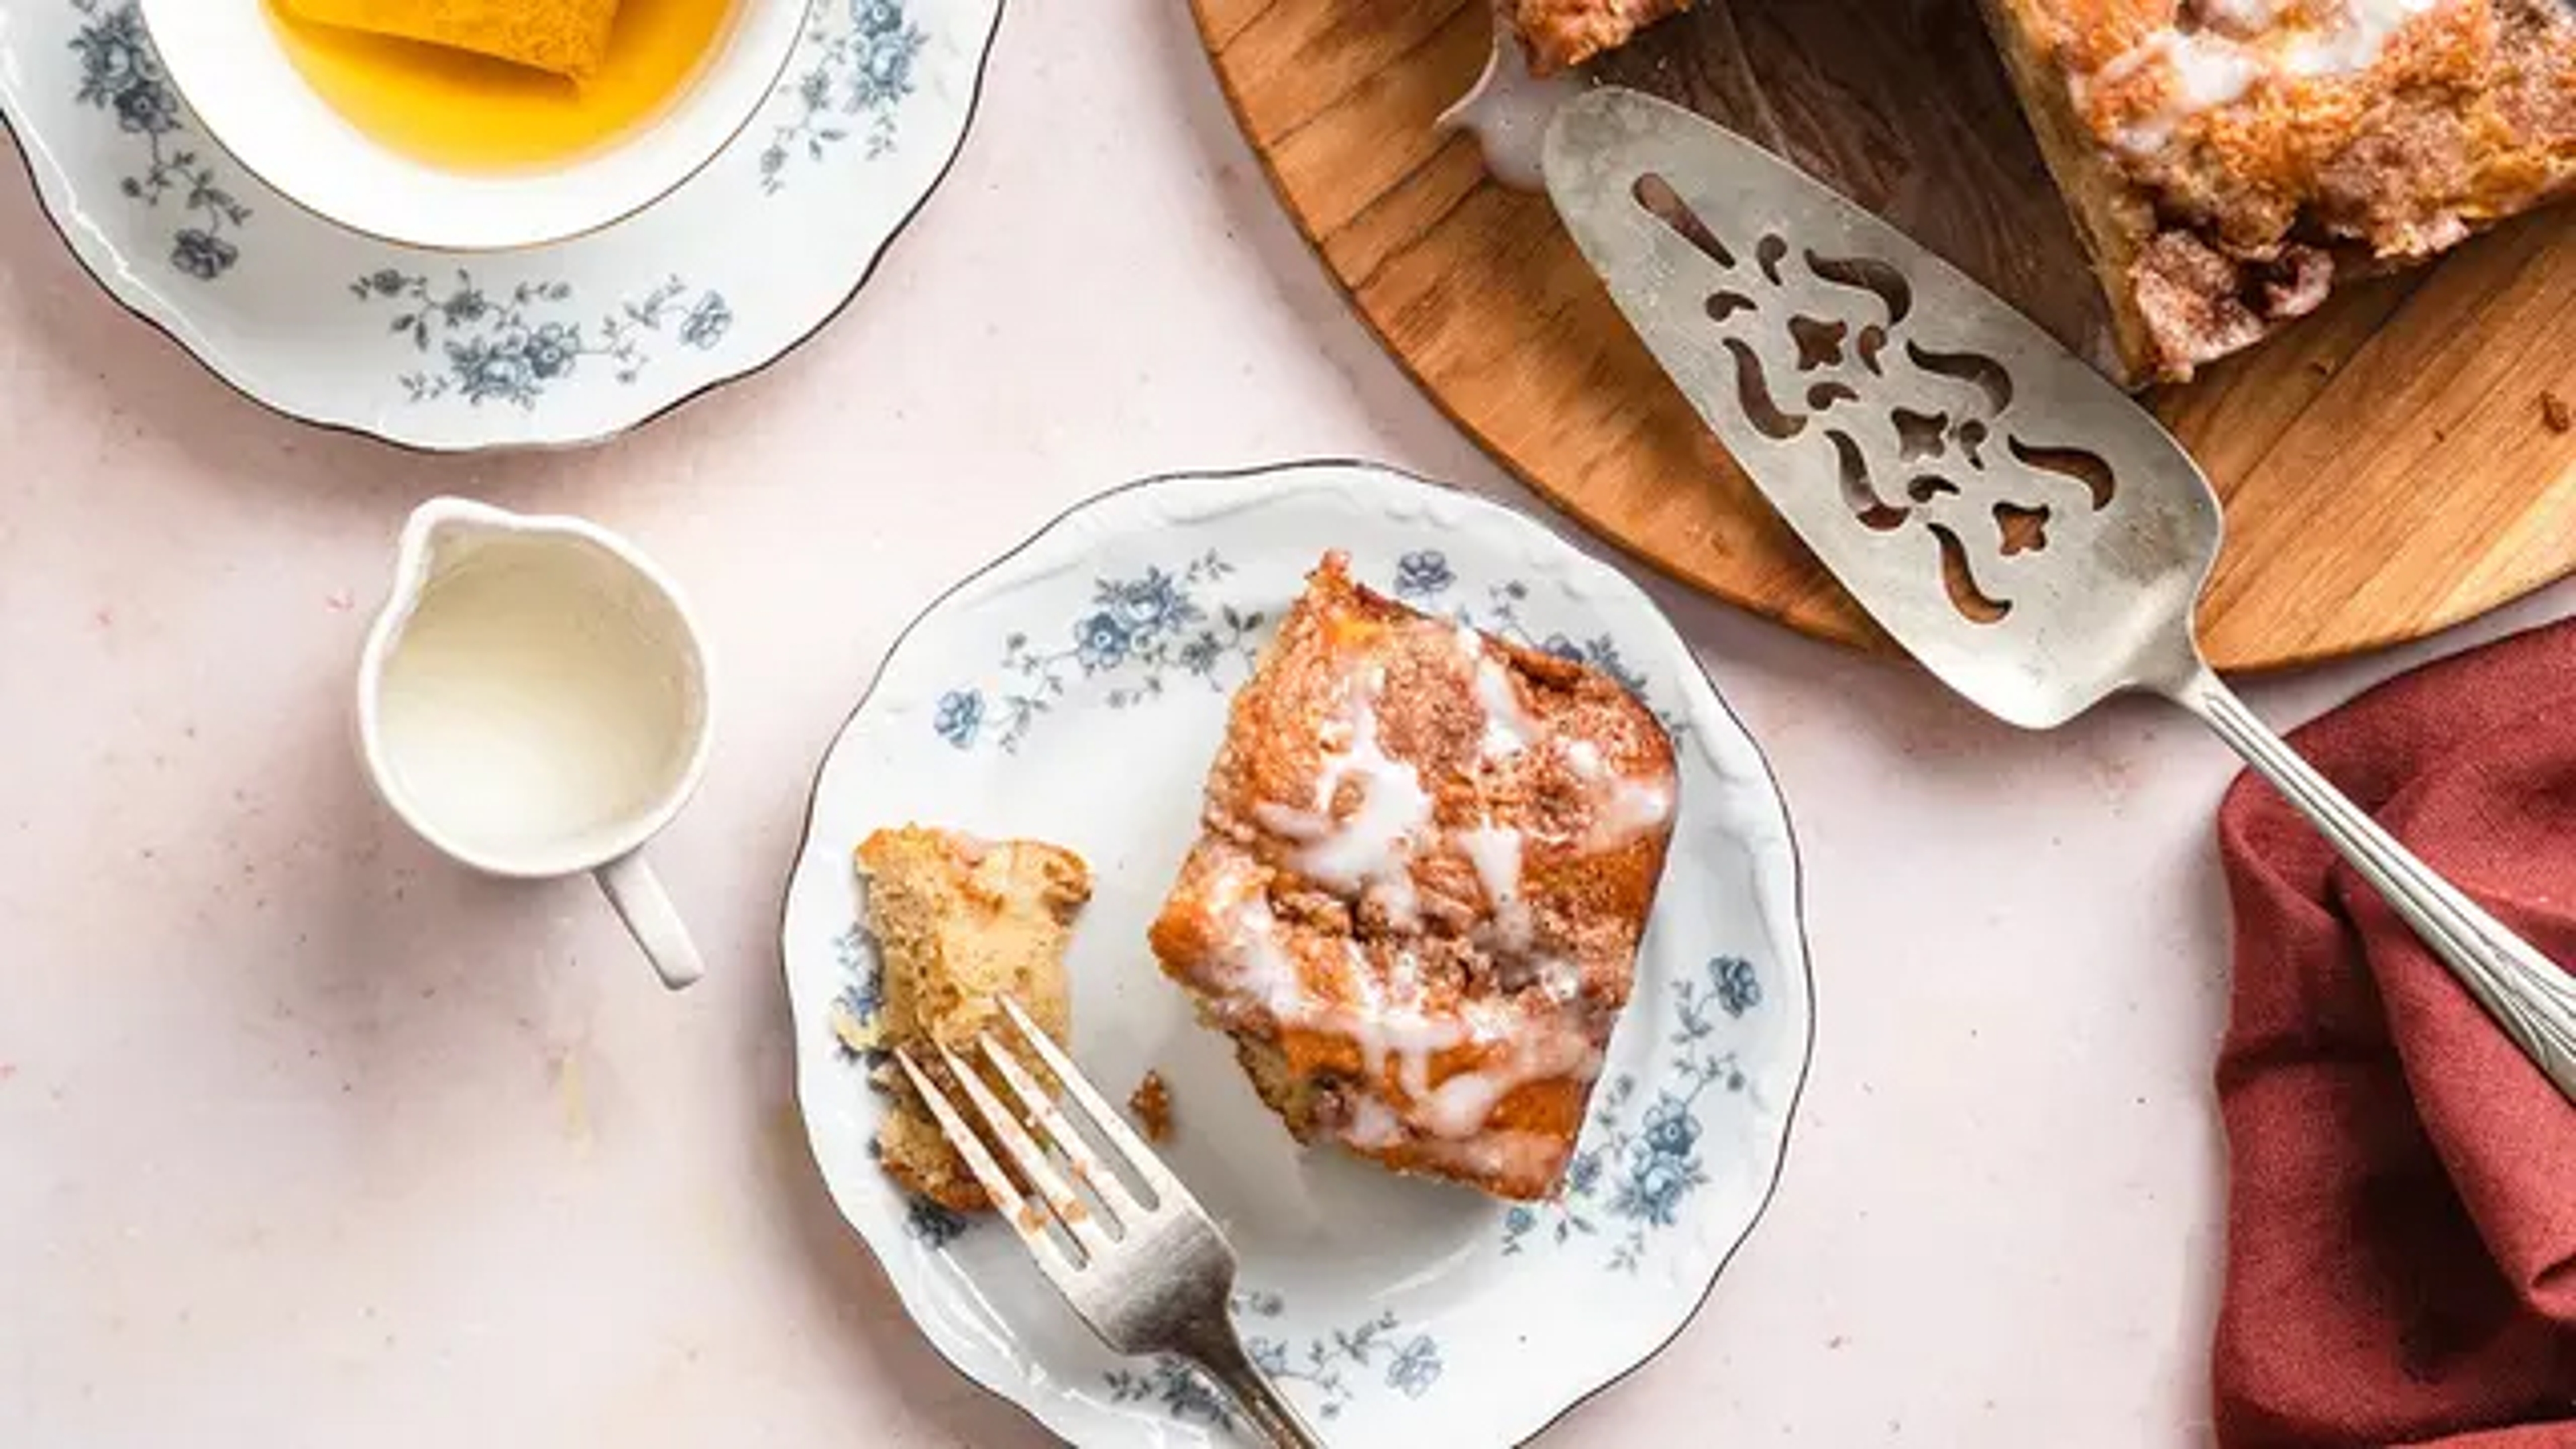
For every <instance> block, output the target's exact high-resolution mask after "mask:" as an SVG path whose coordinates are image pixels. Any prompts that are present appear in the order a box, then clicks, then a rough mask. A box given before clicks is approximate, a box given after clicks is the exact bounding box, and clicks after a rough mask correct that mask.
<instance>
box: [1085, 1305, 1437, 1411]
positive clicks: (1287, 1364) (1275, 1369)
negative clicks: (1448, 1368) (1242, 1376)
mask: <svg viewBox="0 0 2576 1449" xmlns="http://www.w3.org/2000/svg"><path fill="white" fill-rule="evenodd" d="M1287 1311H1288V1300H1287V1298H1286V1297H1285V1296H1284V1295H1281V1294H1278V1293H1238V1294H1236V1295H1235V1298H1234V1317H1235V1322H1236V1323H1237V1324H1239V1325H1246V1326H1247V1330H1246V1331H1245V1332H1244V1335H1243V1350H1244V1352H1245V1353H1247V1354H1250V1355H1251V1356H1252V1361H1253V1362H1254V1363H1256V1364H1259V1365H1260V1366H1261V1370H1262V1372H1264V1373H1266V1374H1268V1375H1270V1377H1271V1378H1272V1379H1274V1380H1276V1381H1277V1382H1279V1383H1280V1384H1282V1385H1296V1386H1301V1387H1296V1388H1291V1389H1290V1392H1291V1393H1294V1394H1295V1395H1296V1396H1297V1397H1298V1398H1300V1399H1303V1400H1305V1401H1306V1405H1305V1406H1306V1407H1309V1408H1311V1410H1312V1411H1313V1412H1314V1414H1315V1416H1316V1417H1318V1418H1320V1419H1323V1420H1325V1421H1327V1422H1329V1421H1331V1420H1334V1419H1338V1418H1340V1417H1341V1416H1342V1411H1343V1410H1345V1409H1347V1408H1349V1407H1350V1405H1351V1404H1352V1402H1353V1401H1354V1400H1355V1399H1357V1398H1358V1397H1359V1396H1360V1394H1362V1393H1363V1392H1371V1391H1376V1390H1381V1389H1383V1390H1388V1391H1391V1392H1394V1393H1397V1394H1401V1395H1403V1396H1404V1397H1405V1398H1408V1399H1418V1398H1421V1397H1422V1396H1423V1395H1425V1394H1427V1393H1429V1392H1431V1390H1432V1388H1433V1387H1434V1386H1436V1385H1437V1384H1438V1383H1439V1382H1440V1375H1441V1372H1442V1370H1443V1368H1444V1367H1445V1366H1444V1365H1443V1364H1442V1362H1441V1359H1440V1343H1439V1340H1438V1339H1436V1338H1435V1337H1433V1336H1432V1335H1431V1334H1428V1333H1419V1332H1408V1331H1406V1329H1405V1327H1404V1321H1403V1320H1402V1319H1400V1318H1398V1317H1397V1316H1396V1314H1395V1312H1394V1311H1393V1310H1391V1309H1389V1310H1382V1311H1380V1312H1379V1313H1378V1314H1377V1315H1376V1316H1375V1317H1372V1318H1370V1319H1368V1320H1367V1321H1366V1322H1363V1323H1360V1324H1357V1325H1355V1326H1353V1327H1350V1328H1344V1329H1336V1330H1334V1331H1332V1332H1330V1333H1324V1334H1318V1335H1315V1336H1313V1337H1309V1338H1306V1339H1304V1340H1302V1341H1298V1342H1293V1343H1292V1342H1290V1341H1288V1340H1284V1339H1281V1338H1278V1337H1275V1336H1271V1335H1266V1334H1263V1333H1260V1332H1258V1331H1253V1329H1255V1328H1257V1325H1258V1324H1259V1323H1260V1322H1261V1321H1262V1320H1264V1319H1275V1318H1278V1317H1279V1316H1280V1315H1282V1314H1284V1313H1286V1312H1287ZM1101 1380H1102V1384H1103V1386H1104V1387H1106V1388H1107V1389H1108V1390H1109V1399H1110V1402H1111V1403H1115V1404H1136V1403H1155V1404H1159V1405H1161V1406H1162V1407H1163V1410H1164V1411H1165V1412H1166V1413H1168V1414H1170V1415H1171V1416H1172V1418H1174V1419H1176V1420H1179V1421H1180V1422H1182V1423H1193V1422H1195V1423H1201V1424H1208V1425H1213V1426H1217V1427H1221V1428H1229V1429H1230V1428H1233V1427H1234V1426H1235V1412H1234V1405H1233V1404H1232V1403H1231V1402H1229V1401H1228V1400H1227V1399H1225V1398H1224V1397H1223V1396H1222V1395H1220V1394H1218V1393H1217V1392H1215V1391H1214V1390H1213V1389H1212V1388H1210V1387H1209V1385H1208V1382H1207V1380H1205V1379H1203V1378H1201V1377H1200V1376H1199V1374H1198V1372H1197V1371H1196V1370H1194V1369H1192V1368H1191V1367H1190V1366H1189V1365H1188V1364H1186V1363H1184V1362H1182V1361H1181V1360H1179V1359H1176V1358H1168V1357H1165V1358H1157V1359H1153V1360H1151V1361H1150V1362H1148V1363H1147V1364H1146V1365H1145V1366H1144V1367H1142V1368H1132V1369H1130V1368H1117V1369H1110V1370H1108V1371H1107V1372H1105V1373H1103V1374H1102V1375H1101Z"/></svg>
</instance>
